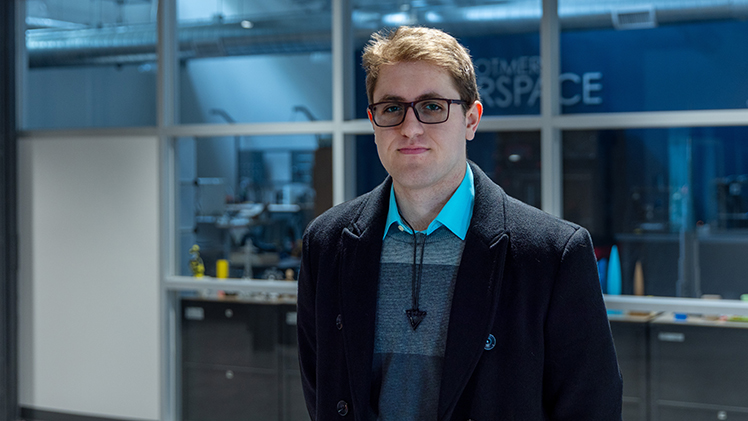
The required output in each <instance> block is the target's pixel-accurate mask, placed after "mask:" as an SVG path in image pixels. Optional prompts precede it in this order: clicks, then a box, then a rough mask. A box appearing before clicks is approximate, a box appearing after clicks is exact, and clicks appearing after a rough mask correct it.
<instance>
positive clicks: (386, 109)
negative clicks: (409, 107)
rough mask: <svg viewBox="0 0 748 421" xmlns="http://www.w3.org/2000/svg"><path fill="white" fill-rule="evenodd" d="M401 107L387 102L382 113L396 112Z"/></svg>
mask: <svg viewBox="0 0 748 421" xmlns="http://www.w3.org/2000/svg"><path fill="white" fill-rule="evenodd" d="M402 109H403V107H402V106H401V105H399V104H389V105H385V106H384V107H383V109H382V113H384V114H388V113H398V112H400V111H401V110H402Z"/></svg>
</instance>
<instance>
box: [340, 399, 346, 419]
mask: <svg viewBox="0 0 748 421" xmlns="http://www.w3.org/2000/svg"><path fill="white" fill-rule="evenodd" d="M338 415H340V416H341V417H344V416H346V415H348V402H346V401H340V402H338Z"/></svg>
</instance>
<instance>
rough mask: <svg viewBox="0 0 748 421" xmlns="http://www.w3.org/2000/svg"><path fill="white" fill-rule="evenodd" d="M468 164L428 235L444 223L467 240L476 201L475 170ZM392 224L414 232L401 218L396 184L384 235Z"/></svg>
mask: <svg viewBox="0 0 748 421" xmlns="http://www.w3.org/2000/svg"><path fill="white" fill-rule="evenodd" d="M466 166H467V170H466V171H465V176H464V177H463V178H462V182H461V183H460V185H459V186H458V187H457V190H455V192H454V193H453V194H452V197H450V198H449V200H448V201H447V203H446V204H445V205H444V207H443V208H442V210H441V211H440V212H439V214H438V215H437V216H436V218H434V220H433V221H431V224H429V226H428V228H426V231H425V233H426V235H429V234H431V233H432V232H434V231H436V230H437V229H438V228H439V227H441V226H442V225H443V226H445V227H447V229H449V230H450V231H452V233H453V234H454V235H456V236H458V237H459V238H460V239H461V240H465V236H466V235H467V230H468V227H469V226H470V218H471V217H472V216H473V202H474V201H475V184H474V182H473V171H472V170H471V169H470V165H467V164H466ZM392 224H397V226H398V227H399V229H400V230H401V231H405V232H407V233H409V234H410V233H412V231H411V230H410V229H409V228H408V226H407V225H406V224H405V223H404V222H403V220H402V219H401V218H400V212H398V209H397V200H395V187H394V186H393V187H391V188H390V208H389V211H388V212H387V222H386V224H385V226H384V227H385V230H384V237H387V234H388V233H389V230H390V227H391V226H392ZM419 232H424V231H419Z"/></svg>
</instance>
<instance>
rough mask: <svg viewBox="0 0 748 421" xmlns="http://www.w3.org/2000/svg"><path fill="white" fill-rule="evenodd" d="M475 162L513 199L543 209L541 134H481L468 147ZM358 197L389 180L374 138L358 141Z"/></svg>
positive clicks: (360, 138)
mask: <svg viewBox="0 0 748 421" xmlns="http://www.w3.org/2000/svg"><path fill="white" fill-rule="evenodd" d="M467 156H468V159H469V160H471V161H473V162H475V163H476V164H477V165H478V166H479V167H480V168H481V169H482V170H483V171H484V172H485V173H486V175H488V176H489V177H490V178H491V179H492V180H493V181H494V182H496V183H498V184H499V185H500V186H501V187H502V188H503V189H504V190H505V191H506V192H507V194H509V195H510V196H513V197H515V198H517V199H519V200H522V201H523V202H525V203H528V204H530V205H532V206H535V207H540V133H539V132H497V133H493V132H479V133H477V134H476V136H475V139H473V140H472V141H470V142H468V144H467ZM356 157H357V158H356V194H357V195H360V194H363V193H366V192H368V191H369V190H371V189H373V188H374V187H376V186H377V185H379V183H381V182H382V181H383V180H384V178H385V177H386V176H387V171H385V169H384V167H383V166H382V164H381V163H380V161H379V157H378V155H377V147H376V145H375V144H374V136H373V135H361V136H357V139H356Z"/></svg>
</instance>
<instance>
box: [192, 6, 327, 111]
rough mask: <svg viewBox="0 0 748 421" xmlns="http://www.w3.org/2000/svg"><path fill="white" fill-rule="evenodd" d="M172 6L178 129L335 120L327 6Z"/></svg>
mask: <svg viewBox="0 0 748 421" xmlns="http://www.w3.org/2000/svg"><path fill="white" fill-rule="evenodd" d="M177 7H178V22H179V44H180V46H179V50H180V53H179V54H180V60H181V63H182V66H181V74H180V83H181V87H180V113H181V121H182V122H183V123H232V122H242V123H256V122H289V121H309V120H331V119H332V55H331V42H332V41H331V34H332V30H331V9H330V1H329V0H323V1H313V2H295V3H287V2H255V1H249V0H233V1H230V0H226V1H203V0H178V1H177Z"/></svg>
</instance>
